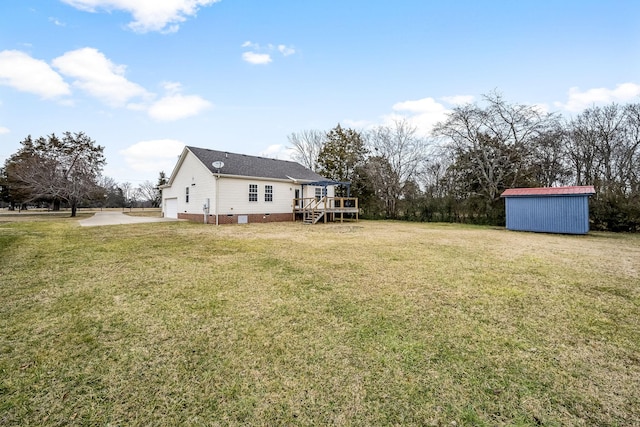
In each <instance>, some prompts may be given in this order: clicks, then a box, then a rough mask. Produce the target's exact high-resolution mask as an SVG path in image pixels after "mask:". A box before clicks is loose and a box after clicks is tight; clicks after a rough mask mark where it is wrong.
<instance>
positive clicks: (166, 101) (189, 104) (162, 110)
mask: <svg viewBox="0 0 640 427" xmlns="http://www.w3.org/2000/svg"><path fill="white" fill-rule="evenodd" d="M209 107H211V103H210V102H209V101H207V100H206V99H204V98H201V97H200V96H197V95H188V96H185V95H180V94H174V95H168V96H165V97H164V98H161V99H160V100H159V101H157V102H155V103H154V104H153V105H151V107H150V108H149V116H150V117H151V118H153V119H155V120H159V121H173V120H179V119H184V118H187V117H191V116H195V115H197V114H200V113H201V112H202V111H204V110H206V109H207V108H209Z"/></svg>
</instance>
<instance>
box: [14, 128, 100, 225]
mask: <svg viewBox="0 0 640 427" xmlns="http://www.w3.org/2000/svg"><path fill="white" fill-rule="evenodd" d="M21 144H22V148H21V149H20V150H19V151H18V153H16V154H14V156H12V157H11V158H10V159H9V165H10V168H9V173H10V174H11V176H12V180H13V181H14V185H16V186H18V187H20V188H21V189H22V190H23V191H24V192H26V193H28V194H29V199H30V200H38V199H44V200H50V201H53V202H54V203H55V202H57V201H64V202H67V203H68V204H69V206H70V207H71V216H72V217H73V216H76V211H77V208H78V204H79V203H80V201H82V200H83V199H85V198H87V197H91V196H92V195H95V193H96V190H97V188H98V185H97V180H98V178H99V176H100V173H101V171H102V167H103V165H104V163H105V160H104V156H103V154H102V152H103V147H101V146H99V145H95V141H93V140H92V139H91V138H89V137H88V136H87V135H85V134H84V133H82V132H80V133H75V134H72V133H71V132H65V133H64V134H63V136H62V139H60V138H58V137H57V136H55V135H54V134H52V135H50V136H48V137H47V138H43V137H40V138H38V139H36V140H35V141H33V140H32V139H31V137H28V138H26V139H25V140H24V141H22V142H21Z"/></svg>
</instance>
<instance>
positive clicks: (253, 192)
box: [249, 184, 258, 202]
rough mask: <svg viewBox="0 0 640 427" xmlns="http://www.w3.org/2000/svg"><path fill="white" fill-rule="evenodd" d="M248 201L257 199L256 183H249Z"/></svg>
mask: <svg viewBox="0 0 640 427" xmlns="http://www.w3.org/2000/svg"><path fill="white" fill-rule="evenodd" d="M249 201H250V202H257V201H258V184H249Z"/></svg>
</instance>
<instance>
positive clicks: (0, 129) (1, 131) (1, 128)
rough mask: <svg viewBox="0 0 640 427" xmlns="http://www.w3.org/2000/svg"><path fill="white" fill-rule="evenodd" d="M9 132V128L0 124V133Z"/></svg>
mask: <svg viewBox="0 0 640 427" xmlns="http://www.w3.org/2000/svg"><path fill="white" fill-rule="evenodd" d="M10 132H11V131H10V130H9V128H6V127H3V126H0V135H4V134H7V133H10Z"/></svg>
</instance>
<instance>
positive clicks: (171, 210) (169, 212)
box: [164, 198, 178, 218]
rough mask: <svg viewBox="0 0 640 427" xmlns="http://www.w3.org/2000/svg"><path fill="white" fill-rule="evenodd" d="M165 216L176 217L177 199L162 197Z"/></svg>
mask: <svg viewBox="0 0 640 427" xmlns="http://www.w3.org/2000/svg"><path fill="white" fill-rule="evenodd" d="M164 216H165V218H178V199H177V198H176V199H164Z"/></svg>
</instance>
